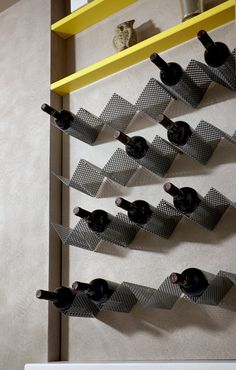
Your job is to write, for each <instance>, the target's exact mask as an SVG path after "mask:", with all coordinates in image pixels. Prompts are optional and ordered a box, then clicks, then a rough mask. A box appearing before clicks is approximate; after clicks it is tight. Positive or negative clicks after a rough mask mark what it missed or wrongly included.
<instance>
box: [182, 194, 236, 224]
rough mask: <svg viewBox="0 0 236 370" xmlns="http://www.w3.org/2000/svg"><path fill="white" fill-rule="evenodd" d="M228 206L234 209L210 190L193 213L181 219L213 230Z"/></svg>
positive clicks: (228, 202) (226, 199) (232, 204)
mask: <svg viewBox="0 0 236 370" xmlns="http://www.w3.org/2000/svg"><path fill="white" fill-rule="evenodd" d="M230 206H232V207H235V204H234V203H233V202H232V201H230V200H229V199H228V198H226V197H225V196H224V195H223V194H221V193H220V192H219V191H218V190H216V189H214V188H210V190H209V191H208V192H207V194H206V195H205V196H204V197H203V198H202V199H201V202H200V204H199V205H198V207H197V208H196V209H195V211H194V212H193V213H191V214H190V215H186V214H183V217H186V218H187V219H189V220H191V221H194V222H196V223H198V224H200V225H201V226H203V227H205V228H207V229H209V230H213V229H214V227H215V226H216V224H217V223H218V221H219V220H220V218H221V217H222V216H223V214H224V213H225V212H226V210H227V209H228V208H229V207H230Z"/></svg>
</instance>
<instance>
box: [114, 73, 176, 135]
mask: <svg viewBox="0 0 236 370" xmlns="http://www.w3.org/2000/svg"><path fill="white" fill-rule="evenodd" d="M171 100H172V96H171V95H170V94H169V93H168V92H167V91H166V90H165V89H163V87H162V86H161V85H160V83H159V82H158V81H157V80H156V79H155V78H151V79H150V80H149V81H148V83H147V84H146V86H145V87H144V89H143V91H142V92H141V94H140V95H139V98H138V99H137V101H136V103H135V106H136V108H137V110H138V111H141V112H144V113H146V114H147V115H149V116H150V117H152V118H153V119H154V120H156V119H157V117H158V115H159V114H161V113H163V112H164V111H165V110H166V108H167V107H168V105H169V104H170V102H171ZM121 131H122V130H121Z"/></svg>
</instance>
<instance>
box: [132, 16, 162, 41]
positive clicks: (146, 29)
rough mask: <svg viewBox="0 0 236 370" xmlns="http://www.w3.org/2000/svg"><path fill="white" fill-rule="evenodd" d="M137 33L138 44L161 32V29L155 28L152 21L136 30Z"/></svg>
mask: <svg viewBox="0 0 236 370" xmlns="http://www.w3.org/2000/svg"><path fill="white" fill-rule="evenodd" d="M135 31H136V32H137V39H138V42H141V41H144V40H146V39H148V38H149V37H152V36H154V35H156V34H157V33H160V32H161V30H160V28H158V27H155V25H154V24H153V22H152V20H151V19H149V20H148V21H147V22H145V23H143V24H141V26H139V27H137V28H135Z"/></svg>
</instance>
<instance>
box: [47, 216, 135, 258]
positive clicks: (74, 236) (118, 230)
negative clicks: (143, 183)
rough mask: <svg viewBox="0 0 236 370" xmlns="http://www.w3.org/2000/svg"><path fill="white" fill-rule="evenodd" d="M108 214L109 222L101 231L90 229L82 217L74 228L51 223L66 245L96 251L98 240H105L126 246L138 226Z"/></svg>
mask: <svg viewBox="0 0 236 370" xmlns="http://www.w3.org/2000/svg"><path fill="white" fill-rule="evenodd" d="M108 215H109V219H110V220H111V222H110V223H109V224H108V226H107V227H106V229H105V230H104V231H103V232H101V233H98V232H95V231H92V230H91V229H90V228H89V227H88V224H87V222H86V221H85V220H83V219H81V220H80V221H79V222H78V223H77V224H76V226H75V227H74V229H71V228H70V227H66V226H62V225H58V224H52V225H53V227H54V229H55V230H56V232H57V234H58V236H59V237H60V239H61V240H62V242H63V243H64V244H67V245H73V246H75V247H79V248H82V249H87V250H90V251H95V252H96V251H98V249H99V244H100V242H102V241H107V242H110V243H113V244H117V245H119V246H121V247H124V248H127V247H128V245H129V244H130V243H131V242H132V240H133V239H134V237H135V235H136V234H137V232H138V230H139V228H138V227H137V226H135V225H134V224H130V223H126V222H125V220H124V218H123V217H119V216H118V215H117V216H113V215H111V214H108Z"/></svg>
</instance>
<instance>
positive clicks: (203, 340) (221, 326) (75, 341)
mask: <svg viewBox="0 0 236 370" xmlns="http://www.w3.org/2000/svg"><path fill="white" fill-rule="evenodd" d="M174 4H176V7H175V6H174ZM163 5H165V7H163V9H162V10H159V9H161V6H163ZM177 6H178V1H177V0H165V1H161V0H159V1H154V0H140V1H138V3H137V4H134V5H132V6H130V7H129V8H126V9H124V10H122V11H121V12H119V13H117V14H114V15H113V16H112V17H110V18H109V19H106V20H104V21H102V22H101V23H99V24H97V25H94V26H93V27H91V28H90V29H87V30H85V31H84V32H82V33H81V34H79V35H77V36H76V54H75V61H76V66H77V68H80V66H82V64H83V65H85V64H90V63H91V64H92V63H93V62H95V61H97V60H99V59H102V58H103V57H104V56H107V55H109V54H112V53H114V51H113V50H112V37H113V31H114V26H115V25H116V24H118V23H120V22H121V21H122V20H126V19H132V18H134V19H136V20H137V22H136V26H141V25H142V23H143V22H145V21H147V20H151V21H152V23H153V24H154V25H155V26H156V27H158V26H160V25H161V28H164V27H165V24H164V22H165V20H167V22H168V25H171V24H175V23H177V21H178V19H177V16H178V14H179V13H178V9H177ZM170 9H171V12H170ZM212 35H213V36H214V38H215V40H221V41H223V42H224V41H225V42H227V44H228V45H229V46H230V47H231V48H233V47H234V46H235V37H234V24H233V23H230V24H229V25H227V26H224V27H221V28H218V29H217V30H215V31H214V32H212ZM153 51H154V50H153ZM86 56H87V58H86ZM163 56H164V57H165V58H166V59H167V61H176V62H179V63H180V64H181V65H182V66H184V67H185V66H186V65H187V63H188V62H189V60H190V59H191V58H195V59H199V60H203V48H202V46H201V44H200V43H199V42H198V41H197V40H192V41H190V42H187V43H185V44H183V45H180V46H178V47H176V48H173V49H171V50H169V51H167V52H165V53H163ZM68 59H70V55H69V58H68ZM158 76H159V73H158V70H157V68H156V67H155V66H154V65H153V64H151V63H150V62H149V60H145V61H143V62H142V63H139V64H137V65H134V66H133V67H131V68H128V69H126V70H124V71H121V72H119V73H117V74H115V75H112V76H110V77H108V78H106V79H103V80H100V81H98V82H96V83H94V84H92V85H90V86H87V87H85V88H82V89H80V90H78V91H76V92H74V93H72V94H70V97H69V99H68V97H65V98H64V104H65V105H66V104H67V103H68V100H69V106H70V109H71V110H72V111H73V112H76V111H77V110H78V109H79V108H80V107H84V108H85V109H88V110H89V111H91V112H93V113H95V114H97V115H99V114H100V113H101V112H102V110H103V108H104V107H105V105H106V103H107V101H108V99H109V98H110V97H111V95H112V93H113V92H116V93H118V94H120V95H121V96H123V97H124V98H126V99H127V100H129V101H130V102H131V103H135V101H136V99H137V97H138V96H139V94H140V93H141V91H142V89H143V88H144V86H145V84H146V83H147V81H148V80H149V78H150V77H156V78H159V77H158ZM235 102H236V98H235V93H233V92H230V91H228V90H226V89H225V88H222V87H219V86H215V87H212V88H211V89H209V90H208V92H207V94H206V96H205V98H204V100H203V102H202V104H201V105H200V107H199V108H198V109H196V110H194V109H190V108H187V107H185V106H183V105H182V104H180V103H179V104H176V103H175V104H172V106H171V107H170V109H168V111H167V115H168V114H169V115H170V116H171V117H173V118H174V119H176V120H177V119H178V118H180V119H181V118H182V119H183V120H186V121H187V122H189V123H190V124H191V125H192V126H193V127H195V126H196V125H197V123H198V122H199V121H200V120H201V119H205V120H207V121H209V122H211V123H213V124H215V125H216V126H217V127H220V128H222V129H223V130H225V131H226V132H228V133H230V134H232V133H233V132H234V130H235V125H234V124H233V121H232V117H234V116H235ZM138 125H139V127H141V129H140V130H138ZM135 127H136V128H135ZM131 131H132V134H133V135H134V134H139V135H143V136H144V137H146V138H147V139H148V140H149V141H151V140H152V139H153V138H154V136H155V134H159V135H160V136H162V137H164V138H166V132H165V130H164V129H162V128H161V127H159V125H157V124H155V123H154V122H152V121H151V120H150V119H148V117H146V118H142V117H141V116H140V115H139V116H138V117H137V119H136V120H135V121H134V123H133V126H132V130H131ZM63 140H64V146H63V152H64V175H65V176H71V175H72V174H73V172H74V170H75V168H76V165H77V163H78V161H79V159H80V158H85V159H87V160H88V161H91V162H92V163H94V164H96V165H98V166H99V167H103V165H104V164H105V163H106V161H107V160H108V159H109V157H110V156H111V154H112V153H113V152H114V151H115V149H116V148H118V147H121V144H119V143H118V142H115V141H114V140H113V141H110V142H106V143H104V144H100V145H96V146H94V147H89V146H88V145H86V144H84V143H81V142H78V141H77V140H76V139H74V138H70V139H69V140H68V139H67V138H66V137H64V138H63ZM235 158H236V148H235V146H233V145H231V144H227V143H221V144H220V145H219V147H218V148H217V150H216V152H215V154H214V156H213V157H212V158H211V160H210V161H209V163H208V165H207V166H201V165H200V164H198V163H195V162H194V161H192V160H190V159H188V158H186V157H185V156H182V157H179V158H178V159H177V160H176V161H175V163H174V164H173V166H172V168H171V169H170V171H169V172H168V174H167V175H166V178H164V179H163V178H154V177H151V178H149V179H148V178H147V177H146V178H145V180H146V182H148V183H147V184H146V185H140V186H130V187H129V188H126V189H124V190H123V191H121V192H120V195H123V196H126V197H127V198H128V199H130V200H136V199H144V200H146V201H148V202H150V203H152V204H153V205H156V204H158V202H159V200H160V199H161V198H164V199H166V200H167V199H168V200H170V198H169V197H168V195H167V194H165V193H164V191H163V189H162V185H163V183H164V182H166V181H168V180H170V181H172V182H173V183H175V184H176V185H177V186H192V187H194V188H196V189H197V190H198V191H199V192H200V193H201V194H205V193H206V192H207V191H208V190H209V188H210V187H211V186H214V187H215V188H216V189H218V190H220V191H222V192H223V193H224V194H225V195H226V196H227V197H229V198H230V199H232V200H235V197H236V196H235V185H236V178H235V176H234V173H235ZM143 176H144V174H143ZM143 179H144V177H143ZM149 180H150V181H149ZM144 182H145V181H144ZM63 192H64V204H63V215H64V224H69V225H70V226H72V227H73V226H74V225H75V224H76V222H77V219H75V217H74V216H73V212H72V210H73V207H75V206H79V205H80V206H81V207H85V208H87V209H89V210H93V209H96V208H104V209H106V210H107V211H109V212H111V213H113V214H115V213H116V212H117V211H118V209H117V207H116V206H115V204H114V199H115V197H116V196H117V195H118V194H117V193H116V194H115V193H114V195H113V196H112V197H110V198H101V199H94V198H91V197H89V196H86V195H84V194H82V193H80V192H78V191H76V190H74V189H70V190H69V191H68V190H67V189H65V188H64V189H63ZM235 216H236V212H235V210H229V211H228V212H227V213H226V214H225V216H224V217H223V218H222V220H221V221H220V222H219V224H218V225H217V227H216V229H215V230H214V231H213V232H209V231H207V230H205V229H204V228H201V227H200V226H198V225H195V224H192V223H190V222H187V221H182V222H181V223H180V224H179V225H178V227H177V229H176V231H175V232H174V234H173V235H172V236H171V238H170V239H169V240H161V239H159V238H155V237H154V236H151V235H150V234H147V233H146V234H145V233H140V234H139V236H138V237H137V238H136V240H135V241H134V243H133V244H134V245H138V244H140V245H141V246H143V247H144V248H145V249H146V251H135V250H124V249H122V248H120V247H117V248H116V247H114V246H110V248H111V253H110V254H109V253H107V254H102V253H92V252H89V251H86V250H82V249H79V248H75V247H64V248H63V272H64V276H63V279H64V280H63V281H64V283H65V284H71V283H72V282H73V281H74V280H81V281H90V280H92V279H93V278H96V277H103V278H108V279H109V280H113V281H116V282H122V281H130V282H134V283H139V284H142V285H147V286H151V287H158V286H159V285H160V283H161V282H162V281H163V280H164V278H165V277H166V276H168V275H169V274H170V273H171V272H172V271H182V270H183V269H185V268H187V267H191V266H195V267H198V268H201V269H203V270H205V271H209V272H212V273H217V272H218V271H219V270H220V269H223V270H227V271H232V272H235V271H236V262H235V261H236V260H235V244H236V234H235ZM148 249H150V250H149V251H148ZM112 251H113V252H112ZM227 303H230V304H231V308H232V307H233V309H232V310H230V309H229V310H227V309H226V307H227ZM235 306H236V301H235V290H234V292H231V294H230V295H229V296H227V297H226V301H225V306H224V308H219V307H209V306H201V307H200V306H194V305H192V304H190V303H188V302H187V301H184V300H182V301H179V302H178V303H177V304H176V306H175V307H174V309H173V310H171V311H166V310H154V309H153V310H151V309H149V310H144V309H142V308H141V307H140V306H137V307H136V308H135V309H134V310H133V311H132V312H131V313H130V314H122V313H103V314H100V316H98V318H97V319H85V318H81V319H80V318H69V320H67V319H64V320H63V331H62V333H63V336H62V338H63V354H62V358H63V359H69V360H70V361H73V362H76V361H89V360H98V361H99V360H101V361H104V360H161V359H169V360H170V359H171V360H175V359H210V358H215V359H220V358H221V359H223V358H231V359H232V358H235V341H236V337H235V332H236V320H235V311H234V309H235Z"/></svg>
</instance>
